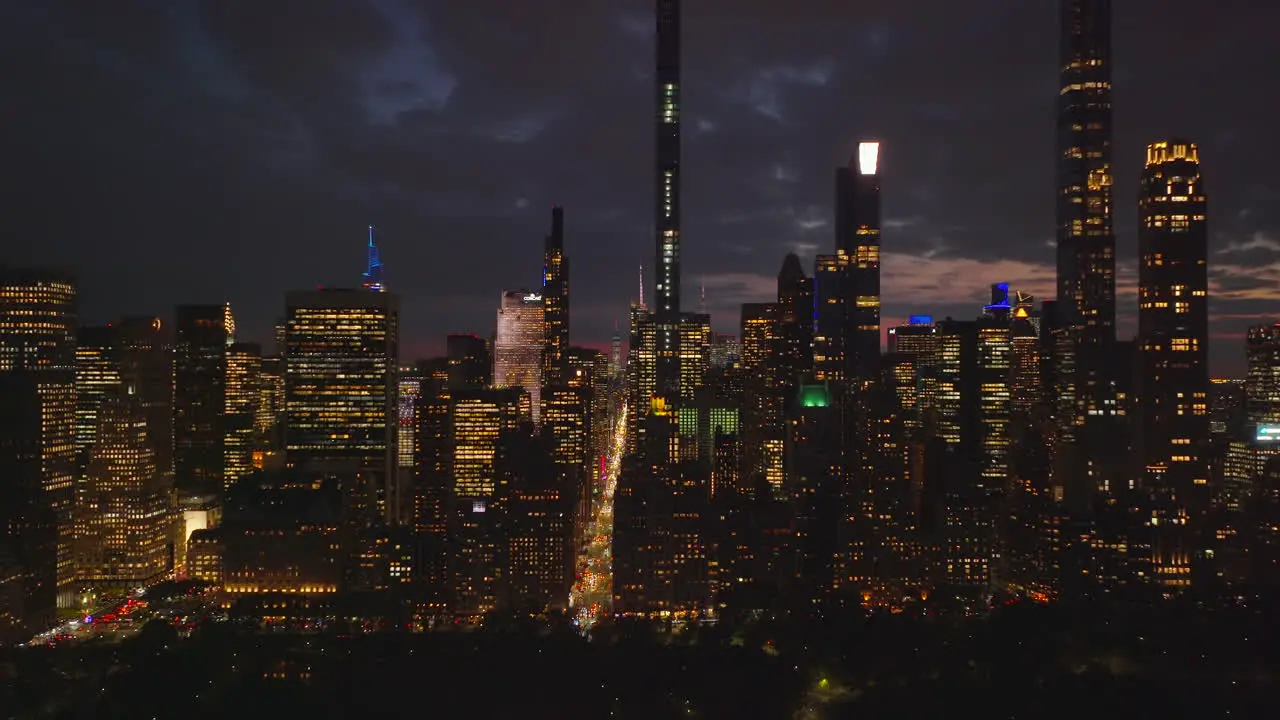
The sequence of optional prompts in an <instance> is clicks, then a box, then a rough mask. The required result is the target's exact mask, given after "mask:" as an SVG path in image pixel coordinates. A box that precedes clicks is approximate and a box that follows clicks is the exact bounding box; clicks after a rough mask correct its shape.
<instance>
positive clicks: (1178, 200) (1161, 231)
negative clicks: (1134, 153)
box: [1138, 140, 1209, 586]
mask: <svg viewBox="0 0 1280 720" xmlns="http://www.w3.org/2000/svg"><path fill="white" fill-rule="evenodd" d="M1141 187H1142V190H1141V194H1140V196H1139V200H1138V209H1139V213H1140V225H1139V233H1138V249H1139V265H1138V341H1139V343H1140V347H1141V357H1142V372H1141V373H1139V377H1140V378H1141V383H1142V388H1141V397H1142V403H1141V418H1140V422H1141V431H1140V434H1139V437H1140V438H1141V442H1140V447H1141V454H1142V460H1143V464H1144V467H1145V468H1146V480H1147V482H1148V483H1149V485H1148V490H1149V491H1150V492H1152V493H1154V494H1155V495H1156V496H1157V498H1161V499H1162V500H1157V502H1156V508H1155V511H1156V512H1157V513H1158V514H1157V515H1156V516H1155V517H1159V518H1160V523H1159V525H1161V526H1165V525H1167V526H1168V527H1170V528H1179V529H1181V530H1182V532H1180V533H1179V535H1178V537H1177V538H1174V537H1171V536H1170V535H1169V533H1166V532H1164V531H1163V530H1164V529H1163V528H1161V527H1158V528H1156V530H1157V533H1158V534H1159V536H1160V538H1161V539H1162V540H1163V542H1162V543H1159V545H1158V547H1157V554H1156V557H1155V558H1154V559H1155V561H1156V567H1155V572H1156V576H1157V578H1158V579H1159V580H1160V581H1161V582H1163V583H1166V584H1170V585H1175V586H1178V585H1184V584H1185V583H1186V581H1187V580H1188V579H1189V576H1188V573H1189V565H1188V564H1187V562H1188V561H1189V559H1190V557H1191V554H1192V552H1193V551H1194V547H1195V542H1194V538H1193V537H1192V536H1191V535H1190V534H1188V532H1187V530H1194V529H1196V528H1197V527H1199V526H1200V524H1201V522H1202V521H1203V513H1204V512H1206V511H1207V510H1208V500H1209V487H1208V484H1209V447H1208V443H1209V364H1208V354H1209V310H1208V288H1209V273H1208V266H1207V262H1208V255H1209V247H1208V246H1209V234H1208V229H1207V225H1206V201H1205V191H1204V183H1203V181H1202V178H1201V176H1200V157H1199V150H1198V148H1197V147H1196V145H1195V143H1192V142H1188V141H1186V140H1168V141H1162V142H1157V143H1153V144H1151V145H1149V146H1147V162H1146V167H1145V168H1144V170H1143V172H1142V185H1141Z"/></svg>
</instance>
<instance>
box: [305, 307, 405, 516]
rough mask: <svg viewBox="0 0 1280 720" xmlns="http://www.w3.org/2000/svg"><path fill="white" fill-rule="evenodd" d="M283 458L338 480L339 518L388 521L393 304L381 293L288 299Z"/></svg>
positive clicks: (395, 347)
mask: <svg viewBox="0 0 1280 720" xmlns="http://www.w3.org/2000/svg"><path fill="white" fill-rule="evenodd" d="M287 316H288V329H287V331H286V345H287V347H286V355H285V423H284V426H285V427H284V431H285V435H284V442H285V457H286V462H287V463H288V464H289V466H290V467H294V468H301V469H306V470H308V471H309V472H313V473H314V472H319V473H326V474H328V473H341V474H343V475H344V483H343V486H344V491H345V500H346V502H347V503H348V519H349V520H351V521H353V522H356V523H360V524H374V523H377V522H380V521H386V522H396V521H397V520H398V518H399V517H400V514H399V509H398V507H397V505H398V503H399V501H400V499H401V494H400V493H399V492H398V491H397V490H398V489H397V488H395V487H394V480H395V478H396V474H395V462H396V451H395V446H396V439H397V433H396V429H397V417H396V368H397V366H398V364H397V362H396V360H397V357H396V356H397V353H398V351H399V340H400V302H399V298H398V297H397V296H396V295H394V294H391V293H371V292H365V291H357V290H336V289H335V290H328V289H326V290H314V291H303V292H293V293H289V295H288V299H287Z"/></svg>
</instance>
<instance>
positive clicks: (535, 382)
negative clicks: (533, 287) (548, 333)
mask: <svg viewBox="0 0 1280 720" xmlns="http://www.w3.org/2000/svg"><path fill="white" fill-rule="evenodd" d="M543 347H544V345H543V305H542V296H541V295H539V294H537V293H532V292H529V291H528V290H514V291H505V292H503V293H502V300H501V303H500V305H499V307H498V333H497V335H495V336H494V340H493V386H494V387H498V388H509V387H517V388H521V389H522V390H524V391H525V393H527V394H528V397H529V402H530V404H531V406H532V407H531V415H530V417H531V419H532V420H533V422H534V424H535V425H536V424H538V422H539V421H540V419H541V413H542V407H541V403H542V353H543Z"/></svg>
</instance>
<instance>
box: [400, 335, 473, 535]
mask: <svg viewBox="0 0 1280 720" xmlns="http://www.w3.org/2000/svg"><path fill="white" fill-rule="evenodd" d="M414 376H415V377H416V378H417V381H418V394H417V397H415V398H414V402H413V423H414V425H415V429H414V433H413V445H412V446H411V447H410V450H411V451H412V452H413V468H414V475H415V478H414V490H413V529H414V532H416V533H419V534H430V533H434V534H439V535H441V536H443V533H444V518H445V501H446V499H447V498H448V491H449V489H450V488H449V487H448V486H449V473H450V470H449V468H450V462H449V460H450V457H451V454H452V449H453V446H452V442H451V440H450V438H451V434H450V433H451V431H452V428H451V425H450V421H449V398H450V395H449V393H450V390H451V388H450V386H449V360H448V358H432V359H430V360H423V361H422V362H420V363H418V366H417V368H416V369H415V370H414ZM470 389H479V388H478V387H475V388H470ZM401 439H402V440H403V436H401ZM403 451H404V448H403V447H402V448H401V453H402V454H403Z"/></svg>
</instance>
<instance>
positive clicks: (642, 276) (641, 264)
mask: <svg viewBox="0 0 1280 720" xmlns="http://www.w3.org/2000/svg"><path fill="white" fill-rule="evenodd" d="M640 307H644V263H640Z"/></svg>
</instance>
